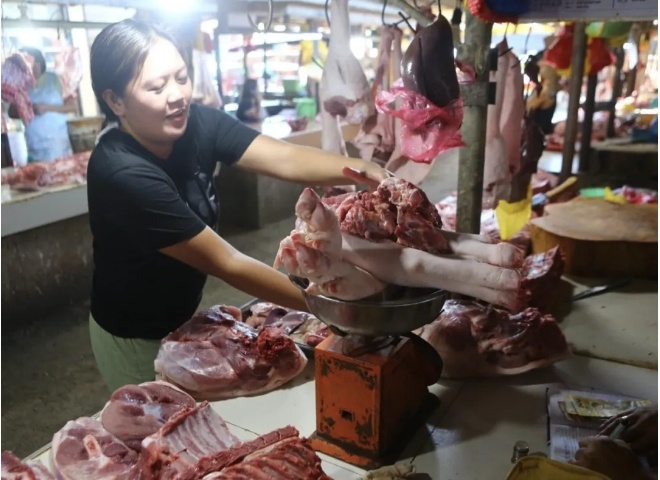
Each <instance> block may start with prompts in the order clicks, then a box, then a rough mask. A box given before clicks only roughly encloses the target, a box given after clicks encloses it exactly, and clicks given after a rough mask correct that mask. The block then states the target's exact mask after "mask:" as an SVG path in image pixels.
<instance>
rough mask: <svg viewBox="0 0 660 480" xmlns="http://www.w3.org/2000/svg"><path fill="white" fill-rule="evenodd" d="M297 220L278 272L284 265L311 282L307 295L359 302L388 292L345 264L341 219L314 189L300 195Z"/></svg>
mask: <svg viewBox="0 0 660 480" xmlns="http://www.w3.org/2000/svg"><path fill="white" fill-rule="evenodd" d="M351 195H352V194H351ZM344 197H345V196H341V197H340V198H344ZM330 198H337V197H330ZM296 216H297V219H296V229H295V230H293V231H292V232H291V234H290V235H289V236H288V237H286V238H285V239H284V240H282V241H281V242H280V248H279V250H278V252H277V256H276V258H275V264H274V267H275V268H278V267H279V266H280V265H284V268H286V270H287V271H288V272H289V273H290V274H292V275H296V276H298V277H303V278H307V279H309V280H310V282H311V283H310V285H309V286H308V288H307V292H308V293H310V294H315V295H319V294H320V295H327V296H331V297H336V298H340V299H343V300H358V299H360V298H365V297H369V296H371V295H374V294H376V293H378V292H380V291H382V290H383V289H384V288H385V284H384V283H382V282H380V281H379V280H377V279H376V278H374V277H373V276H372V275H371V274H369V273H367V272H365V271H364V270H361V269H359V268H358V267H355V266H353V265H351V264H349V263H347V262H344V261H343V260H342V238H341V231H340V229H339V221H338V219H337V216H336V214H335V213H334V212H333V211H332V209H331V208H330V207H327V206H326V205H324V204H323V202H322V201H321V199H320V198H319V196H318V195H317V194H316V193H315V192H314V190H312V189H311V188H306V189H305V190H304V191H303V193H302V194H301V195H300V198H299V199H298V202H297V203H296Z"/></svg>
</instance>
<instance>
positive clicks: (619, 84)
mask: <svg viewBox="0 0 660 480" xmlns="http://www.w3.org/2000/svg"><path fill="white" fill-rule="evenodd" d="M614 52H615V54H616V66H615V70H614V81H613V82H612V100H611V101H610V107H609V108H608V112H609V117H608V118H607V138H612V137H613V136H614V133H615V132H614V119H615V117H616V101H617V100H618V99H619V97H620V96H621V90H622V89H623V74H622V73H621V69H622V68H623V59H624V56H625V55H624V54H625V52H624V50H623V47H619V48H617V49H615V51H614Z"/></svg>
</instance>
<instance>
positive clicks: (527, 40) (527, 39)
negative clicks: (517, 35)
mask: <svg viewBox="0 0 660 480" xmlns="http://www.w3.org/2000/svg"><path fill="white" fill-rule="evenodd" d="M531 34H532V27H529V32H527V37H525V46H524V47H523V50H524V51H523V53H527V44H528V43H529V36H530V35H531Z"/></svg>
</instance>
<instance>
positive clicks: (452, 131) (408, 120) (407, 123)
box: [376, 62, 474, 163]
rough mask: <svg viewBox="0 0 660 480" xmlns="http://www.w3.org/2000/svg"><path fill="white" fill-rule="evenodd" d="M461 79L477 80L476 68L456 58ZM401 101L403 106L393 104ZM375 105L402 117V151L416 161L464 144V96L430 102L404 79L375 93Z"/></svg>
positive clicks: (427, 158)
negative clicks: (443, 102) (441, 103)
mask: <svg viewBox="0 0 660 480" xmlns="http://www.w3.org/2000/svg"><path fill="white" fill-rule="evenodd" d="M456 65H457V67H458V68H457V74H458V78H459V82H460V83H470V82H472V81H474V70H473V69H472V68H471V67H469V66H464V65H462V64H460V63H459V62H456ZM396 100H400V101H401V106H400V108H396V107H394V108H393V107H392V106H391V105H392V104H394V103H395V102H396ZM376 109H377V110H378V111H379V112H380V113H384V114H386V115H392V116H394V117H396V118H399V119H400V120H401V152H402V153H403V155H404V156H406V157H408V158H410V159H411V160H412V161H414V162H419V163H431V162H432V161H433V160H434V159H435V158H436V157H437V156H438V155H439V154H440V153H442V152H444V151H446V150H449V149H451V148H454V147H462V146H463V145H464V143H463V141H462V139H461V134H460V128H461V124H462V123H463V100H461V99H460V98H459V99H457V100H454V101H453V102H451V103H450V104H449V105H447V106H446V107H444V108H441V107H438V106H437V105H434V104H433V103H431V101H430V100H429V99H427V98H426V97H425V96H424V95H422V94H420V93H417V92H414V91H412V90H408V89H407V88H405V87H404V86H403V81H402V80H401V79H399V80H397V81H396V82H394V84H393V85H392V88H390V90H381V91H379V92H378V95H377V96H376Z"/></svg>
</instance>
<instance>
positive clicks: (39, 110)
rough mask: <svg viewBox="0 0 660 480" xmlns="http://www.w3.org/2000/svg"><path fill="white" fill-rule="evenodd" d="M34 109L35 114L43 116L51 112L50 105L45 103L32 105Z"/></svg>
mask: <svg viewBox="0 0 660 480" xmlns="http://www.w3.org/2000/svg"><path fill="white" fill-rule="evenodd" d="M32 109H33V110H34V113H35V114H36V115H43V114H44V113H46V112H48V111H49V108H48V105H46V104H45V103H35V104H34V105H32Z"/></svg>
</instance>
